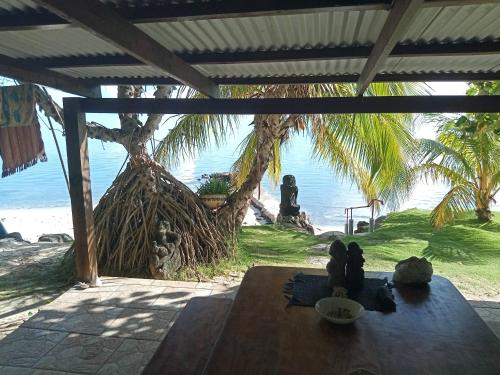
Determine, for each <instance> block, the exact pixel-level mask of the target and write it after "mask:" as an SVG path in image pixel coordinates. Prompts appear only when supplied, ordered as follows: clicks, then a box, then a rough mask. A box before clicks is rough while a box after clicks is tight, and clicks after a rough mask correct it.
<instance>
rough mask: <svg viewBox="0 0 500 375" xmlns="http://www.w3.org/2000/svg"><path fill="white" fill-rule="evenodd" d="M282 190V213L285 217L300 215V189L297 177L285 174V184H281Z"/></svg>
mask: <svg viewBox="0 0 500 375" xmlns="http://www.w3.org/2000/svg"><path fill="white" fill-rule="evenodd" d="M280 190H281V203H280V215H281V216H283V217H284V216H297V215H299V213H300V205H298V204H297V196H298V194H299V189H298V188H297V185H296V184H295V177H294V176H292V175H286V176H283V184H282V185H281V186H280Z"/></svg>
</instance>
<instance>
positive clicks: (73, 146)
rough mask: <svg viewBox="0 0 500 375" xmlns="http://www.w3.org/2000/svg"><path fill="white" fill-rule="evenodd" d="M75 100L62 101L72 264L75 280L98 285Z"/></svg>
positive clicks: (83, 135) (83, 133) (81, 116)
mask: <svg viewBox="0 0 500 375" xmlns="http://www.w3.org/2000/svg"><path fill="white" fill-rule="evenodd" d="M75 99H76V98H64V123H65V130H66V152H67V154H68V173H69V185H70V189H69V191H70V197H71V211H72V215H73V228H74V235H75V262H76V277H77V279H78V281H81V282H85V283H89V284H90V285H91V286H96V285H99V278H98V276H97V257H96V244H95V235H94V213H93V208H92V192H91V189H90V169H89V156H88V143H87V128H86V127H85V113H83V112H81V110H80V106H79V104H78V99H76V100H75Z"/></svg>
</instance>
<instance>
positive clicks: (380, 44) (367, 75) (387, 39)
mask: <svg viewBox="0 0 500 375" xmlns="http://www.w3.org/2000/svg"><path fill="white" fill-rule="evenodd" d="M423 1H424V0H398V1H395V2H394V7H393V8H392V9H391V10H390V11H389V15H388V16H387V19H386V21H385V23H384V26H383V27H382V31H381V32H380V35H379V36H378V38H377V41H376V42H375V45H374V46H373V49H372V51H371V53H370V57H368V61H367V62H366V64H365V66H364V68H363V71H362V72H361V75H360V77H359V80H358V88H357V94H358V95H363V93H364V92H365V90H366V89H367V87H368V85H369V84H370V82H372V80H373V78H374V77H375V75H376V74H377V73H378V72H379V71H380V68H381V67H382V65H383V64H384V62H385V61H386V59H387V57H388V56H389V54H390V53H391V51H392V49H393V48H394V47H395V46H396V43H397V42H398V41H400V40H401V38H402V36H403V35H404V34H405V33H406V31H408V29H409V28H410V25H411V22H412V21H413V19H414V18H415V16H416V15H417V13H418V12H419V11H420V9H421V6H422V4H423Z"/></svg>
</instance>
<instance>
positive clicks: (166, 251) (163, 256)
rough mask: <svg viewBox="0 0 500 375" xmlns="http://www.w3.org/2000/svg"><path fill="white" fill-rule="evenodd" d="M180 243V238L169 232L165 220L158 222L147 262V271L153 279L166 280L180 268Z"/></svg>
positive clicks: (168, 225)
mask: <svg viewBox="0 0 500 375" xmlns="http://www.w3.org/2000/svg"><path fill="white" fill-rule="evenodd" d="M180 243H181V238H180V236H179V235H178V234H177V233H175V232H172V231H171V229H170V223H169V222H168V221H166V220H162V221H160V222H159V223H158V226H157V228H156V232H155V235H154V238H153V249H152V254H151V258H150V262H149V270H150V272H151V275H152V276H153V277H154V278H156V279H166V278H168V277H169V276H170V275H171V274H172V273H174V272H176V271H177V270H178V269H179V268H180V267H181V254H180V252H179V245H180Z"/></svg>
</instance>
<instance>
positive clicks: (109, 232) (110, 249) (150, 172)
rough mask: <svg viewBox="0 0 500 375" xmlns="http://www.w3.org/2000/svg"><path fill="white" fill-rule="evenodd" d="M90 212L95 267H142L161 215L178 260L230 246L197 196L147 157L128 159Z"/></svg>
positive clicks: (140, 271) (214, 255)
mask: <svg viewBox="0 0 500 375" xmlns="http://www.w3.org/2000/svg"><path fill="white" fill-rule="evenodd" d="M134 164H135V163H134ZM94 217H95V236H96V245H97V257H98V263H99V268H100V269H101V270H104V271H105V272H106V273H109V274H126V275H144V274H147V273H148V264H149V262H150V256H151V252H152V247H153V236H154V233H155V230H156V225H157V223H158V222H160V221H161V220H166V221H168V222H169V223H170V224H171V228H172V230H173V231H174V232H176V233H177V234H178V235H179V236H180V237H181V244H180V252H181V260H182V264H183V265H184V266H190V267H192V268H193V267H195V266H196V265H197V264H198V263H199V262H203V263H207V262H214V261H216V260H217V259H220V258H222V257H224V256H227V255H228V253H229V252H230V249H231V246H228V242H227V241H226V239H225V238H224V235H223V234H222V233H221V232H220V231H219V230H218V229H217V227H216V220H215V218H214V217H213V215H212V214H211V213H210V212H209V211H208V210H207V209H206V208H205V207H204V206H203V204H202V202H201V201H200V199H199V198H198V196H197V195H196V194H195V193H193V192H192V191H191V190H190V189H189V188H188V187H187V186H186V185H184V184H182V183H181V182H179V181H178V180H176V179H175V178H174V177H173V176H172V175H171V174H170V173H168V172H167V171H166V170H165V168H163V167H162V166H161V165H159V164H157V163H156V162H154V161H151V160H150V161H148V162H146V163H138V164H135V165H131V164H130V163H129V165H128V166H127V168H126V169H125V170H124V171H123V173H121V174H120V175H119V176H118V177H117V178H116V179H115V181H114V182H113V184H112V185H111V187H110V188H109V189H108V190H107V192H106V193H105V194H104V196H103V197H102V198H101V200H100V201H99V204H98V205H97V207H96V208H95V210H94Z"/></svg>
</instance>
